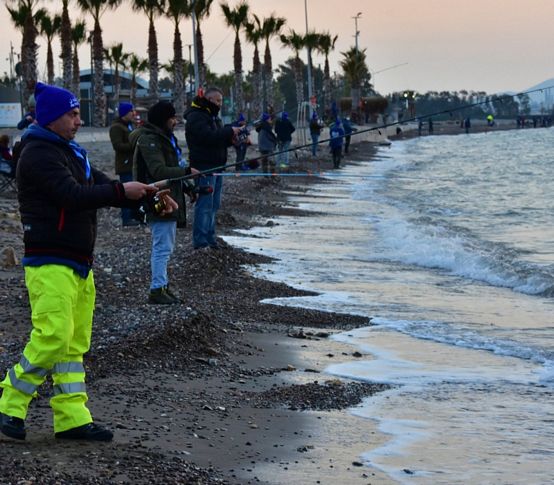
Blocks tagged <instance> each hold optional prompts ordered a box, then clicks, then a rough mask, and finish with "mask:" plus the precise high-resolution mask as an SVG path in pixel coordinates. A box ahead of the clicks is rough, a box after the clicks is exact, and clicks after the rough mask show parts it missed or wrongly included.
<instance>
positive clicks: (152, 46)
mask: <svg viewBox="0 0 554 485" xmlns="http://www.w3.org/2000/svg"><path fill="white" fill-rule="evenodd" d="M148 63H149V66H150V82H149V84H148V95H149V96H150V97H151V98H152V102H153V103H155V102H157V101H158V99H159V98H160V93H159V88H158V69H159V65H158V40H157V37H156V28H155V27H154V18H153V17H150V25H149V27H148Z"/></svg>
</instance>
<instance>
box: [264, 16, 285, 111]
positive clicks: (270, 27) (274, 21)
mask: <svg viewBox="0 0 554 485" xmlns="http://www.w3.org/2000/svg"><path fill="white" fill-rule="evenodd" d="M286 22H287V20H286V19H285V18H283V17H276V16H275V14H271V15H270V16H269V17H266V18H265V19H264V20H263V22H262V31H263V38H264V39H265V53H264V69H263V75H262V79H263V86H264V88H265V89H264V92H265V95H264V104H267V105H269V106H273V65H272V62H271V50H270V48H269V42H270V40H271V39H272V38H273V37H276V36H278V35H279V34H280V33H281V29H282V28H283V26H284V25H285V23H286ZM268 109H269V108H268Z"/></svg>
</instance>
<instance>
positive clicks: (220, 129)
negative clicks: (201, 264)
mask: <svg viewBox="0 0 554 485" xmlns="http://www.w3.org/2000/svg"><path fill="white" fill-rule="evenodd" d="M222 105H223V91H221V89H219V88H217V87H210V88H208V89H207V90H206V93H205V94H204V96H196V97H195V98H194V100H193V101H192V106H191V107H190V108H189V109H188V110H187V111H186V112H185V114H184V118H185V120H186V125H185V137H186V140H187V145H188V147H189V159H190V165H191V167H192V168H193V170H198V171H205V170H214V169H217V168H218V167H223V166H224V165H225V164H226V163H227V149H228V147H230V146H231V145H232V144H233V142H234V141H236V136H237V134H238V133H239V132H240V131H241V129H242V128H240V127H238V126H223V123H222V121H221V118H220V117H219V111H220V109H221V106H222ZM221 170H223V168H222V169H221ZM196 184H197V187H198V191H199V193H198V200H197V201H196V204H195V207H194V223H193V229H192V245H193V247H194V249H204V248H212V249H217V248H218V247H219V246H218V244H217V236H216V214H217V211H218V210H219V207H220V205H221V191H222V189H223V177H222V176H220V175H218V174H214V173H209V174H205V175H202V176H200V177H198V178H197V179H196Z"/></svg>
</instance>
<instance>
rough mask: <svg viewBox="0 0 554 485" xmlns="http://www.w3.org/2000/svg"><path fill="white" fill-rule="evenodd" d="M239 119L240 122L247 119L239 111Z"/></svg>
mask: <svg viewBox="0 0 554 485" xmlns="http://www.w3.org/2000/svg"><path fill="white" fill-rule="evenodd" d="M237 121H238V122H239V123H240V122H241V121H246V118H245V117H244V115H243V114H242V113H239V119H238V120H237Z"/></svg>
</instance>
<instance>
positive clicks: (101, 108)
mask: <svg viewBox="0 0 554 485" xmlns="http://www.w3.org/2000/svg"><path fill="white" fill-rule="evenodd" d="M92 42H93V47H92V51H93V56H92V57H93V65H94V114H93V124H94V126H106V95H105V93H104V63H103V60H104V47H103V42H102V29H101V28H100V23H99V22H98V19H96V20H95V21H94V32H93V34H92Z"/></svg>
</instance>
